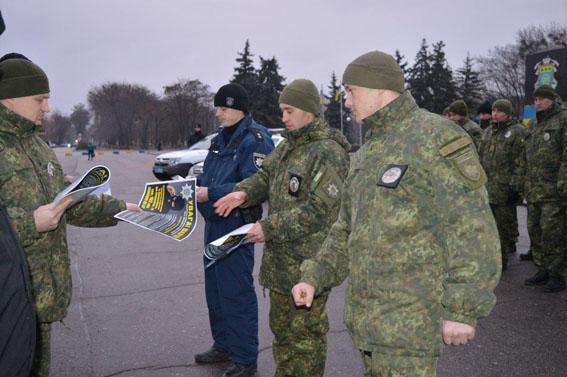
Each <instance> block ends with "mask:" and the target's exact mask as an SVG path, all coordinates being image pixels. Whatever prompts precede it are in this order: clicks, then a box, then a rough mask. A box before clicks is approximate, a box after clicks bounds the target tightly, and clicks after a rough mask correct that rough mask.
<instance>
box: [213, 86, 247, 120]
mask: <svg viewBox="0 0 567 377" xmlns="http://www.w3.org/2000/svg"><path fill="white" fill-rule="evenodd" d="M215 107H228V108H230V109H235V110H240V111H242V112H244V113H246V112H248V93H247V92H246V89H244V88H243V87H242V86H241V85H238V84H226V85H224V86H222V87H221V88H220V89H219V90H218V92H217V94H215Z"/></svg>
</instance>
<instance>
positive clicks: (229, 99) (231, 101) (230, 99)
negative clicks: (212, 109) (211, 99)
mask: <svg viewBox="0 0 567 377" xmlns="http://www.w3.org/2000/svg"><path fill="white" fill-rule="evenodd" d="M232 105H234V98H233V97H226V107H232Z"/></svg>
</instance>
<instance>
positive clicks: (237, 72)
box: [230, 40, 258, 104]
mask: <svg viewBox="0 0 567 377" xmlns="http://www.w3.org/2000/svg"><path fill="white" fill-rule="evenodd" d="M253 57H254V55H252V53H251V52H250V42H249V41H248V40H246V43H245V44H244V51H242V52H238V57H237V58H236V62H237V63H238V64H239V65H238V66H237V67H235V68H234V76H233V77H232V80H231V81H230V82H231V83H237V84H240V85H242V86H243V87H244V89H246V91H247V92H248V95H249V96H250V102H251V103H252V104H253V103H254V101H253V99H254V98H253V96H254V93H257V89H258V75H257V73H256V69H255V68H254V61H253V60H252V58H253Z"/></svg>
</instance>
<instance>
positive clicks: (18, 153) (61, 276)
mask: <svg viewBox="0 0 567 377" xmlns="http://www.w3.org/2000/svg"><path fill="white" fill-rule="evenodd" d="M66 185H67V183H66V182H65V179H64V176H63V169H62V168H61V165H60V164H59V162H58V161H57V157H56V156H55V153H53V151H52V150H51V149H50V148H49V147H48V146H47V145H46V144H45V143H44V142H43V141H42V140H41V138H40V137H39V136H38V129H37V128H36V126H35V125H34V124H33V123H31V122H29V121H28V120H26V119H24V118H22V117H20V116H19V115H17V114H15V113H14V112H12V111H10V110H8V109H7V108H6V107H4V106H3V105H1V104H0V199H1V200H2V201H3V202H4V204H5V205H6V208H7V212H8V216H9V217H10V220H11V222H12V224H13V225H14V228H15V229H16V232H17V233H18V236H19V237H20V240H21V243H22V247H23V249H24V252H25V254H26V259H27V262H28V266H29V268H30V275H31V281H32V291H33V296H34V301H35V308H36V312H37V317H38V322H39V331H38V342H37V348H36V357H35V365H34V367H33V370H32V376H47V375H49V360H50V347H49V339H50V326H51V322H55V321H59V320H61V319H63V318H64V317H65V315H66V313H67V307H68V306H69V303H70V301H71V271H70V269H69V254H68V250H67V240H66V235H65V233H66V232H65V223H66V222H69V223H70V224H73V225H79V226H90V227H100V226H111V225H115V224H116V223H117V220H116V219H114V218H113V216H114V214H116V213H118V212H120V211H122V210H124V209H126V204H125V203H124V202H123V201H120V200H116V199H114V198H112V197H110V196H103V197H101V198H97V197H88V198H87V199H86V200H84V201H83V202H81V203H80V204H77V205H75V206H73V207H71V208H70V209H68V210H67V211H66V213H65V215H64V216H63V217H62V219H61V222H60V224H59V227H57V229H55V230H53V231H50V232H45V233H38V232H37V230H36V228H35V220H34V217H33V212H34V210H35V209H37V208H38V207H39V206H42V205H44V204H48V203H51V202H52V201H53V199H54V198H55V195H56V194H57V193H58V192H59V191H61V190H62V189H63V188H65V186H66Z"/></svg>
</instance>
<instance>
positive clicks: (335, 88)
mask: <svg viewBox="0 0 567 377" xmlns="http://www.w3.org/2000/svg"><path fill="white" fill-rule="evenodd" d="M327 89H328V94H326V95H323V97H324V99H325V112H324V116H325V120H326V121H327V124H329V127H332V128H336V129H338V130H341V128H342V133H343V135H345V136H346V138H347V139H348V140H349V141H350V142H358V134H357V133H356V132H355V130H354V127H353V124H352V122H350V116H351V112H350V109H348V108H347V107H346V106H345V93H344V91H343V90H342V88H341V85H340V84H339V82H338V80H337V76H336V74H335V72H333V73H332V74H331V82H330V83H329V86H327ZM341 112H342V124H341ZM355 133H356V134H355Z"/></svg>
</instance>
